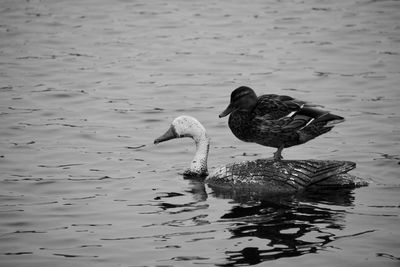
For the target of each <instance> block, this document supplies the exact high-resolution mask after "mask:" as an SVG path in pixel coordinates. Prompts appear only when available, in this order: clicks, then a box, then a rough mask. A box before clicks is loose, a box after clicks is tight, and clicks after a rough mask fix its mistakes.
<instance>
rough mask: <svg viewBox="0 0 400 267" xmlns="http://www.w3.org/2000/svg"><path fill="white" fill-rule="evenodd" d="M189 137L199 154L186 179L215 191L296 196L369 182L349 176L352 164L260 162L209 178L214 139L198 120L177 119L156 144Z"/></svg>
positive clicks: (223, 170)
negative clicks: (209, 155) (210, 153)
mask: <svg viewBox="0 0 400 267" xmlns="http://www.w3.org/2000/svg"><path fill="white" fill-rule="evenodd" d="M184 137H188V138H191V139H193V140H194V143H195V145H196V152H195V155H194V157H193V160H192V161H191V162H190V166H189V168H188V169H187V170H185V171H184V172H183V175H184V176H185V177H186V178H194V179H199V178H201V179H204V182H205V183H207V184H208V185H210V186H211V187H212V188H216V189H222V190H228V191H231V190H237V191H241V192H243V190H244V191H245V192H255V191H257V192H260V193H262V194H265V193H267V194H281V193H295V192H299V191H303V190H305V189H307V188H312V187H315V186H316V187H324V188H355V187H360V186H366V185H368V182H366V181H364V180H363V179H361V178H359V177H356V176H354V175H351V174H348V172H349V171H350V170H352V169H354V168H355V166H356V164H355V163H354V162H351V161H338V160H280V161H275V160H273V159H256V160H249V161H243V162H234V163H230V164H227V165H224V166H220V167H217V168H215V169H214V170H213V172H211V173H210V174H209V172H208V168H207V160H208V154H209V150H210V137H209V136H208V134H207V131H206V129H205V127H204V126H203V125H202V124H201V123H200V122H199V121H198V120H197V119H196V118H194V117H192V116H187V115H182V116H178V117H177V118H175V119H174V120H173V121H172V123H171V125H170V126H169V128H168V130H167V131H166V132H165V133H164V134H162V135H161V136H160V137H158V138H156V139H155V140H154V144H159V143H161V142H165V141H168V140H171V139H176V138H184Z"/></svg>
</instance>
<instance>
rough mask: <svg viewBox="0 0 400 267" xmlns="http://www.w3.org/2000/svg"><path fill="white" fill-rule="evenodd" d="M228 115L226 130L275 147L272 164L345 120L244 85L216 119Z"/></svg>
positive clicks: (296, 101)
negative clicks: (262, 93)
mask: <svg viewBox="0 0 400 267" xmlns="http://www.w3.org/2000/svg"><path fill="white" fill-rule="evenodd" d="M227 115H229V119H228V125H229V128H230V129H231V131H232V133H233V134H234V135H235V136H236V137H237V138H238V139H240V140H241V141H244V142H251V143H257V144H260V145H263V146H267V147H274V148H277V150H276V152H275V153H274V154H273V159H274V160H275V161H279V160H281V159H282V158H283V157H282V150H283V149H284V148H287V147H291V146H296V145H300V144H304V143H306V142H308V141H310V140H312V139H314V138H316V137H317V136H320V135H322V134H324V133H327V132H329V131H330V130H332V128H333V127H334V126H335V125H336V124H338V123H341V122H343V121H344V120H345V119H344V118H343V117H341V116H338V115H335V114H332V113H330V112H329V111H325V110H322V109H318V108H316V106H315V105H312V104H309V103H307V102H305V101H302V100H297V99H295V98H292V97H290V96H287V95H276V94H265V95H261V96H257V95H256V93H255V92H254V90H253V89H251V88H250V87H247V86H240V87H238V88H236V89H235V90H233V91H232V93H231V98H230V103H229V105H228V107H227V108H226V109H225V110H224V111H222V112H221V113H220V114H219V117H220V118H222V117H225V116H227Z"/></svg>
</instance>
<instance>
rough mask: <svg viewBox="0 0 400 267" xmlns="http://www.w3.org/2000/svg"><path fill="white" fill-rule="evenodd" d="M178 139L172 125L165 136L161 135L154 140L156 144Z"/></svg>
mask: <svg viewBox="0 0 400 267" xmlns="http://www.w3.org/2000/svg"><path fill="white" fill-rule="evenodd" d="M177 137H178V135H177V134H176V131H175V129H174V126H172V125H171V127H169V129H168V131H166V132H165V133H164V134H163V135H161V136H160V137H158V138H157V139H156V140H154V144H158V143H161V142H164V141H168V140H171V139H174V138H177Z"/></svg>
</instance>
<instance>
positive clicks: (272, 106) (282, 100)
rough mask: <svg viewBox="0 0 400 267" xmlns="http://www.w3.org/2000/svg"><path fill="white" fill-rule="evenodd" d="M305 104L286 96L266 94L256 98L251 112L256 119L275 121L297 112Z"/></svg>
mask: <svg viewBox="0 0 400 267" xmlns="http://www.w3.org/2000/svg"><path fill="white" fill-rule="evenodd" d="M306 104H307V103H306V102H304V101H301V100H297V99H295V98H293V97H290V96H287V95H275V94H268V95H262V96H260V97H259V98H258V101H257V105H256V107H255V108H254V110H253V112H254V114H255V115H256V116H257V117H265V119H269V120H271V119H272V120H276V119H280V118H282V117H285V116H288V115H289V114H291V113H293V112H297V111H299V110H300V109H301V108H302V107H304V106H305V105H306Z"/></svg>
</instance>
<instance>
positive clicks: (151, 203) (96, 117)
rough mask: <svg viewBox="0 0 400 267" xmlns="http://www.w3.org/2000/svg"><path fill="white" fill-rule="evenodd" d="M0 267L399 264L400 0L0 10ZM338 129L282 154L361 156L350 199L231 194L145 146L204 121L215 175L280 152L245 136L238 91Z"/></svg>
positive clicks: (172, 154) (171, 151)
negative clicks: (182, 119)
mask: <svg viewBox="0 0 400 267" xmlns="http://www.w3.org/2000/svg"><path fill="white" fill-rule="evenodd" d="M0 77H1V79H0V81H1V84H0V125H1V127H0V199H1V201H0V265H1V266H198V265H201V266H213V265H219V266H243V265H255V264H260V265H262V266H264V265H265V266H292V265H296V266H399V257H400V252H399V248H400V241H399V240H400V231H399V225H400V224H399V223H400V221H399V215H400V211H399V206H400V198H399V193H400V182H399V178H400V177H399V176H400V175H399V167H400V165H399V164H400V155H399V143H400V138H399V134H400V127H399V122H400V116H399V99H400V90H399V84H400V2H399V1H361V0H360V1H355V0H353V1H339V2H335V3H333V2H331V1H319V0H315V1H286V0H284V1H250V2H247V1H238V0H234V1H230V0H229V1H213V0H210V1H208V0H207V1H201V2H196V1H183V0H172V1H157V0H155V1H123V0H121V1H104V0H103V1H94V0H93V1H89V0H88V1H50V0H44V1H39V0H30V1H22V0H13V1H11V0H9V1H1V2H0ZM240 85H248V86H251V87H253V88H254V89H255V90H256V92H258V93H277V94H288V95H291V96H293V97H296V98H299V99H303V100H308V101H310V102H313V103H316V104H321V105H323V106H325V108H327V109H328V110H331V111H332V112H334V113H336V114H338V115H341V116H344V117H345V118H346V122H345V123H343V124H341V125H338V126H337V127H336V128H335V129H334V130H333V131H332V132H330V133H328V134H326V135H324V136H322V137H320V138H318V139H316V140H313V141H311V142H309V143H307V144H305V145H303V146H298V147H294V148H290V149H287V150H285V151H284V157H286V158H290V159H308V158H314V159H336V160H338V159H341V160H351V161H355V162H357V169H356V170H355V171H353V172H352V173H353V174H356V175H358V176H361V177H364V178H366V179H368V180H370V181H372V184H371V186H369V187H367V188H360V189H356V190H350V191H345V190H343V191H322V192H311V193H308V194H302V195H298V196H293V197H286V198H278V199H271V198H268V199H261V200H258V201H256V200H251V201H250V200H248V199H243V198H241V199H234V198H232V196H229V195H226V194H219V192H213V191H212V190H211V189H210V188H208V187H207V186H204V184H202V183H201V182H198V181H190V180H185V179H183V178H182V176H181V175H180V173H182V172H183V170H184V169H185V168H186V167H187V166H188V164H189V162H190V160H191V157H192V155H193V153H194V148H193V143H192V142H191V141H190V140H186V139H181V140H174V141H170V142H169V143H165V144H164V143H163V144H160V145H158V146H154V145H153V144H152V142H153V140H154V138H156V137H158V136H159V135H160V134H161V133H163V132H164V131H165V130H166V129H167V127H168V125H169V123H170V121H172V119H173V118H174V117H176V116H178V115H182V114H187V115H191V116H194V117H196V118H198V119H199V120H200V121H201V122H202V123H203V124H204V125H205V127H206V128H207V130H208V132H209V135H210V136H211V137H212V144H211V154H210V158H209V166H210V167H211V168H212V167H216V166H219V165H223V164H226V163H229V162H233V161H242V160H250V159H256V158H265V157H270V156H271V155H272V153H273V151H274V149H271V148H265V147H261V146H258V145H255V144H245V143H242V142H240V141H238V140H236V139H235V137H234V136H233V135H232V134H231V132H230V130H229V129H228V127H227V121H226V119H219V118H218V114H219V113H220V112H221V111H222V110H223V109H224V108H225V107H226V105H227V104H228V100H229V94H230V92H231V90H233V89H234V88H236V87H238V86H240Z"/></svg>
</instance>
